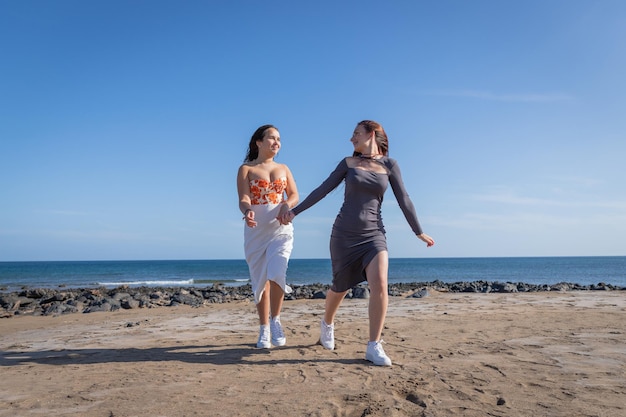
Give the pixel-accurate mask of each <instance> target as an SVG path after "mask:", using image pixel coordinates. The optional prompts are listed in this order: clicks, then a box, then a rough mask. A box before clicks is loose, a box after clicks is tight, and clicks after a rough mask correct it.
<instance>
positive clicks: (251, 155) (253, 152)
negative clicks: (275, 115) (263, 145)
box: [243, 125, 278, 162]
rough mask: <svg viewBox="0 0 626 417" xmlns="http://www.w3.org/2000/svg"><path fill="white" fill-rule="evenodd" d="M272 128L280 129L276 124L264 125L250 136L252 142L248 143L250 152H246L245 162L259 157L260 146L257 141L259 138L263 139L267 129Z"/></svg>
mask: <svg viewBox="0 0 626 417" xmlns="http://www.w3.org/2000/svg"><path fill="white" fill-rule="evenodd" d="M272 128H274V129H276V130H278V129H277V128H276V126H274V125H263V126H261V127H259V128H258V129H257V130H255V131H254V133H253V134H252V137H251V138H250V144H248V153H246V157H245V159H244V160H243V162H251V161H254V160H255V159H257V158H258V157H259V146H258V145H257V144H256V143H257V141H259V140H260V141H262V140H263V138H264V137H265V131H266V130H267V129H272Z"/></svg>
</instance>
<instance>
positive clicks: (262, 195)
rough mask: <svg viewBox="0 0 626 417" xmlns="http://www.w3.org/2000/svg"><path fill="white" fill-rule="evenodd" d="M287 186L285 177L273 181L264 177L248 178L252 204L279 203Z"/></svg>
mask: <svg viewBox="0 0 626 417" xmlns="http://www.w3.org/2000/svg"><path fill="white" fill-rule="evenodd" d="M286 188H287V178H278V179H275V180H274V181H268V180H264V179H254V180H250V193H251V194H252V204H279V203H282V201H283V193H284V192H285V189H286Z"/></svg>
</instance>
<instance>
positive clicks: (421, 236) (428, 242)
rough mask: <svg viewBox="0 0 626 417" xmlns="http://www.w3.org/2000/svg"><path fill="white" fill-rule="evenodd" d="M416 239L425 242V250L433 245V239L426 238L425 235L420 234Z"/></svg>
mask: <svg viewBox="0 0 626 417" xmlns="http://www.w3.org/2000/svg"><path fill="white" fill-rule="evenodd" d="M417 237H418V238H419V239H420V240H421V241H423V242H426V247H427V248H430V247H431V246H433V245H434V244H435V241H434V240H433V238H432V237H430V236H428V235H427V234H426V233H422V234H421V235H417Z"/></svg>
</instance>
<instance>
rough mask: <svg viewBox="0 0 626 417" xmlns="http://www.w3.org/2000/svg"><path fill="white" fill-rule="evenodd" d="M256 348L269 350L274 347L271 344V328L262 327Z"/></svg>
mask: <svg viewBox="0 0 626 417" xmlns="http://www.w3.org/2000/svg"><path fill="white" fill-rule="evenodd" d="M256 347H258V348H259V349H269V348H271V347H272V344H271V343H270V326H268V325H267V324H266V325H261V328H260V330H259V341H258V342H256Z"/></svg>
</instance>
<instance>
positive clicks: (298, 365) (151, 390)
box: [0, 291, 626, 417]
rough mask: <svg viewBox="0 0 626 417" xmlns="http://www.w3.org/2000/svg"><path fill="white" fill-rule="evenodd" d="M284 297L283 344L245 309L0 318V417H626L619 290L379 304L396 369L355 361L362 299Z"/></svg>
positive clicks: (625, 343) (625, 315)
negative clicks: (331, 316) (326, 344)
mask: <svg viewBox="0 0 626 417" xmlns="http://www.w3.org/2000/svg"><path fill="white" fill-rule="evenodd" d="M323 309H324V300H300V301H287V302H285V304H284V308H283V313H282V315H281V318H282V322H283V326H284V328H285V332H286V335H287V346H285V347H281V348H272V349H269V350H263V349H257V348H256V347H255V343H256V338H257V331H258V325H257V315H256V310H255V307H254V304H252V303H250V302H236V303H229V304H219V305H218V304H212V305H207V306H204V307H200V308H191V307H186V306H180V307H161V308H154V309H134V310H123V311H116V312H110V313H89V314H79V313H76V314H69V315H64V316H59V317H32V316H23V317H13V318H8V319H1V320H0V354H1V356H0V372H1V374H0V376H1V377H0V417H5V416H6V417H16V416H102V417H113V416H114V417H130V416H167V417H171V416H359V417H360V416H481V417H482V416H535V417H536V416H551V417H553V416H567V417H572V416H602V417H604V416H624V415H626V293H624V292H618V291H615V292H608V291H607V292H605V291H595V292H587V291H574V292H544V293H517V294H465V293H463V294H458V293H457V294H452V293H437V292H433V291H431V292H430V295H429V296H428V297H425V298H421V299H415V298H402V297H391V298H390V305H389V313H388V316H387V321H386V326H385V330H384V336H383V337H384V339H385V341H386V345H385V350H386V352H387V354H388V355H389V356H390V357H391V359H392V360H393V362H394V364H393V366H392V367H376V366H373V365H371V364H370V363H369V362H367V361H365V360H364V356H365V346H366V338H367V334H368V321H367V300H352V299H350V300H345V301H344V303H343V304H342V306H341V309H340V310H339V314H338V316H337V319H336V330H335V335H336V345H337V347H336V349H335V350H334V351H328V350H325V349H324V348H322V346H320V345H318V344H317V341H318V337H319V321H320V317H321V314H322V313H323Z"/></svg>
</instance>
